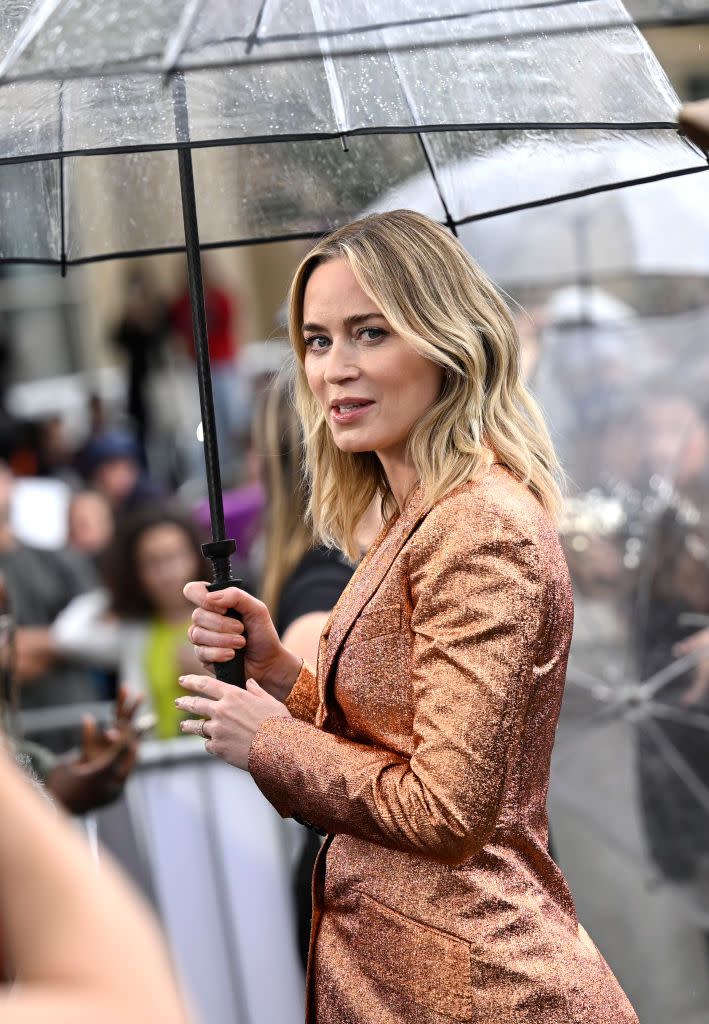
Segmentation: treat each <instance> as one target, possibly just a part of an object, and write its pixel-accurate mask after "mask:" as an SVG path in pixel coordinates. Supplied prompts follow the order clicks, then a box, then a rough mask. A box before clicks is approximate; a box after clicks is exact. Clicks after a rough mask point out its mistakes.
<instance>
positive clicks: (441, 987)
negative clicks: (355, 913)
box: [359, 890, 473, 1021]
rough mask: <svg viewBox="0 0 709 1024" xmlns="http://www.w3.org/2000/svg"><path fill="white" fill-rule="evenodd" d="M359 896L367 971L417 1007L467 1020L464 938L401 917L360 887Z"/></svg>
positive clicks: (468, 986)
mask: <svg viewBox="0 0 709 1024" xmlns="http://www.w3.org/2000/svg"><path fill="white" fill-rule="evenodd" d="M359 898H360V900H361V913H362V917H363V919H364V921H365V922H366V931H367V937H368V943H369V947H370V956H369V957H368V960H367V972H368V973H369V974H370V975H371V976H372V977H373V978H375V979H376V980H377V981H379V983H380V984H382V985H385V986H386V987H387V988H392V989H395V990H396V991H397V992H398V993H400V994H405V995H407V996H408V998H410V999H411V1000H412V1002H414V1003H417V1004H418V1005H419V1006H421V1007H426V1009H428V1010H431V1011H432V1012H434V1013H436V1014H441V1015H442V1016H447V1017H451V1018H452V1019H453V1020H458V1021H470V1020H471V1019H472V1013H473V999H472V990H471V984H470V947H469V945H468V943H467V942H466V941H465V940H464V939H458V938H456V937H455V936H454V935H449V934H448V933H447V932H443V931H440V929H438V928H432V927H431V926H430V925H427V924H422V923H421V922H420V921H414V920H412V919H411V918H408V917H404V916H403V914H400V913H398V911H396V910H391V909H390V908H389V907H386V906H384V904H383V903H380V902H379V900H375V899H374V898H373V897H372V896H368V895H367V893H364V892H362V891H361V890H360V891H359ZM375 937H376V938H375Z"/></svg>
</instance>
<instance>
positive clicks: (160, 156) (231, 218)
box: [0, 0, 705, 676]
mask: <svg viewBox="0 0 709 1024" xmlns="http://www.w3.org/2000/svg"><path fill="white" fill-rule="evenodd" d="M677 105H678V104H677V98H676V96H675V94H674V92H673V91H672V89H671V87H670V85H669V82H668V80H667V79H666V77H665V75H664V73H663V72H662V69H661V68H660V66H659V65H658V63H657V61H656V59H655V58H654V56H653V54H652V52H651V50H650V49H649V48H648V46H647V44H646V43H645V41H644V40H643V38H642V36H641V35H640V33H639V32H638V31H637V29H636V28H635V27H634V26H633V24H632V21H631V20H630V17H629V15H628V13H627V11H626V10H625V8H624V7H623V5H622V4H621V3H620V2H619V0H578V2H573V3H571V2H569V3H564V2H547V3H545V2H541V3H540V2H531V3H525V2H521V0H514V2H513V0H500V2H498V3H494V4H491V3H489V2H485V3H481V2H476V0H471V5H470V7H469V8H466V9H464V10H462V9H461V6H460V5H459V4H457V3H454V2H452V0H450V2H441V3H440V4H437V5H436V6H435V8H434V9H433V10H431V7H430V5H428V4H424V3H421V4H417V3H413V4H411V3H406V4H404V3H403V2H401V0H399V2H397V3H395V4H391V5H389V8H388V11H387V21H386V23H384V22H382V20H381V12H380V10H379V8H378V7H377V6H375V5H374V4H373V3H371V2H369V0H359V2H354V0H347V2H344V0H341V2H338V3H328V4H324V3H322V2H321V0H280V2H279V0H271V2H264V0H249V2H246V3H243V4H240V5H238V6H236V5H233V4H232V3H228V2H227V0H166V2H165V3H162V4H158V5H155V4H150V5H148V4H144V3H143V2H142V0H36V2H35V3H32V4H30V3H23V2H19V3H15V4H12V5H9V6H8V5H5V6H4V7H3V8H2V11H0V197H2V198H1V202H2V204H3V205H4V209H5V213H6V214H7V216H6V217H5V218H4V219H3V222H4V223H8V224H9V223H12V224H14V225H16V226H18V228H19V229H18V230H15V231H13V230H6V231H4V232H1V233H0V260H4V261H6V262H7V261H27V262H32V261H34V262H41V263H50V264H51V263H54V264H56V265H57V266H59V267H61V269H62V271H66V268H67V267H68V266H69V265H71V264H74V263H81V262H87V261H91V260H96V259H107V258H114V257H116V256H127V255H133V254H138V253H156V252H169V251H176V250H182V249H186V251H187V256H188V268H189V280H190V291H191V294H192V297H193V316H194V328H195V340H196V349H197V353H198V378H199V383H200V399H201V409H202V417H203V424H204V442H205V456H206V460H207V485H208V491H209V500H210V511H211V518H212V532H213V537H214V542H213V544H212V545H211V546H209V547H208V549H207V550H208V554H209V556H210V557H211V558H212V561H213V565H214V571H215V581H216V582H215V586H223V585H226V584H227V583H228V581H229V553H230V551H231V550H232V549H233V543H232V542H231V541H228V540H227V539H226V538H225V536H224V519H223V509H222V503H221V485H220V478H219V461H218V451H217V442H216V431H215V429H214V416H213V410H212V401H211V385H210V375H209V359H208V350H207V338H206V322H205V315H204V302H203V297H202V281H201V268H200V260H199V251H200V246H201V247H203V248H204V247H208V246H216V245H234V244H245V243H248V242H253V241H269V240H273V239H280V238H303V237H311V236H313V235H317V234H319V233H321V232H322V231H323V230H325V229H327V228H331V227H333V226H335V225H337V224H339V223H342V222H343V221H346V220H348V219H350V218H351V217H352V216H353V215H355V213H356V212H357V211H358V210H361V209H362V208H363V207H365V206H366V205H367V204H368V203H371V202H372V201H373V200H374V199H375V197H376V196H377V195H379V194H380V193H381V192H383V191H384V189H385V188H386V187H390V186H391V184H392V183H396V182H402V181H405V180H407V179H408V178H410V177H411V176H412V175H413V174H415V173H417V172H419V171H425V172H426V173H427V179H428V187H429V190H430V193H431V195H432V196H435V197H437V198H438V200H439V203H440V213H441V216H442V219H445V220H446V221H447V222H448V223H449V224H451V225H452V224H453V223H454V221H455V220H456V219H459V218H458V216H457V214H458V212H459V211H452V210H451V208H450V205H449V197H448V196H447V185H446V181H445V180H444V178H445V176H444V175H443V176H442V171H443V169H444V168H446V167H447V166H449V165H450V164H451V163H452V162H454V161H459V160H463V159H466V158H473V157H474V158H476V159H478V160H481V161H486V160H488V159H490V158H491V157H492V156H493V155H494V154H495V153H496V152H497V151H498V149H499V148H500V147H504V149H505V150H506V153H507V155H508V161H507V162H506V168H507V171H506V174H507V181H506V182H505V181H501V182H500V188H501V190H506V189H509V188H510V187H512V183H513V181H514V180H515V179H517V181H518V185H517V186H516V194H517V197H518V203H519V204H521V205H524V204H525V203H530V202H531V203H536V202H538V201H539V200H540V199H543V200H549V199H553V198H556V197H558V196H559V195H560V194H562V193H563V187H562V186H561V185H560V183H559V180H558V177H557V175H556V173H555V170H554V168H555V166H557V167H558V163H559V162H558V161H557V162H556V164H554V163H552V162H550V165H549V175H548V179H547V181H546V183H545V184H544V185H543V187H542V192H541V195H540V194H539V191H538V189H537V190H536V191H533V192H530V191H528V190H527V189H526V188H525V186H524V176H521V177H520V176H519V168H520V166H523V161H524V160H525V159H526V156H527V154H529V153H531V152H533V151H535V150H537V149H539V148H540V147H541V148H543V149H545V151H548V152H550V153H552V152H557V153H563V154H564V158H565V160H566V161H567V162H571V163H573V164H574V165H575V166H576V167H577V168H578V171H579V184H578V190H579V191H592V190H594V189H597V188H608V187H615V186H618V185H620V184H625V183H627V182H629V181H633V180H636V179H635V178H634V177H631V178H629V177H628V176H627V175H626V174H625V173H624V172H623V170H622V169H621V168H620V167H617V166H613V164H612V161H611V164H610V165H609V164H608V163H605V164H603V165H602V166H599V164H598V162H597V161H596V160H594V159H593V154H594V153H596V152H599V153H607V152H610V153H615V152H621V151H623V150H629V151H630V150H632V151H633V152H636V153H642V154H643V156H642V159H641V161H640V162H641V164H642V173H641V176H642V178H644V179H645V178H659V177H664V176H666V175H673V174H677V173H681V172H686V171H690V170H693V169H696V168H699V167H702V166H703V165H704V163H705V160H704V157H703V156H702V154H701V153H700V152H699V151H698V150H697V149H696V148H695V147H694V146H692V145H691V144H690V143H688V142H687V141H686V140H684V139H683V138H682V137H681V136H680V135H679V134H678V132H677V127H676V123H675V116H676V115H675V111H676V108H677ZM520 161H522V164H520ZM494 205H495V206H497V205H499V203H498V202H497V201H495V204H494ZM461 212H462V214H463V216H465V215H466V212H465V210H462V211H461ZM180 214H181V215H182V216H180ZM10 215H12V216H10ZM198 221H199V232H198V227H197V225H198ZM231 664H232V665H236V666H237V668H238V667H239V665H240V659H239V660H237V661H235V662H232V663H231ZM239 671H241V674H242V676H243V667H241V668H240V669H239Z"/></svg>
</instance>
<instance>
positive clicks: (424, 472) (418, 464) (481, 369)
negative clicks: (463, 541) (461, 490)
mask: <svg viewBox="0 0 709 1024" xmlns="http://www.w3.org/2000/svg"><path fill="white" fill-rule="evenodd" d="M335 259H346V260H347V261H348V263H349V265H350V268H351V269H352V273H353V274H354V276H355V278H356V279H357V282H358V283H359V285H360V287H361V288H362V289H363V291H365V292H366V293H367V295H368V296H369V297H370V298H371V299H372V301H373V302H375V303H376V305H377V306H378V307H379V309H380V310H381V312H382V314H383V316H384V317H385V318H386V319H387V321H388V322H389V324H390V326H391V328H392V329H393V330H394V331H395V332H396V333H397V334H399V335H400V336H401V337H402V338H405V339H406V340H407V341H409V342H410V343H411V345H412V346H413V347H414V348H415V349H416V350H417V351H418V352H419V353H421V354H422V355H423V356H425V357H426V358H428V359H431V360H433V362H435V363H438V365H439V366H441V367H442V368H443V371H444V374H443V385H442V388H441V393H440V395H439V397H438V400H437V401H436V402H435V403H434V404H433V405H432V406H431V408H430V409H429V410H428V412H427V414H426V415H425V416H424V417H423V418H422V419H421V420H420V421H418V422H417V423H416V425H415V427H414V428H413V430H412V431H411V434H410V436H409V439H408V454H409V457H410V459H411V461H412V464H413V466H414V468H415V470H416V474H417V477H418V480H419V481H420V483H421V485H422V487H423V490H424V496H425V500H426V501H427V502H430V503H431V504H432V503H434V502H436V501H438V500H439V499H440V498H442V497H443V496H444V495H445V494H447V493H448V492H449V491H451V490H453V489H454V488H455V487H458V486H459V485H460V484H463V483H465V482H467V481H471V480H475V479H478V478H479V477H480V476H481V475H483V474H484V472H485V471H486V469H487V467H488V466H489V464H490V462H491V461H492V456H494V459H495V460H496V461H498V462H500V463H502V464H503V465H504V466H506V467H507V468H508V469H509V470H510V471H511V472H512V473H513V474H514V475H515V476H516V477H517V478H518V479H519V480H520V481H522V483H524V484H525V485H526V486H527V487H528V488H529V489H530V491H532V493H533V494H534V495H535V496H536V498H537V499H538V500H539V501H540V502H541V504H542V505H543V507H544V508H545V509H546V510H547V512H548V513H549V514H550V515H551V517H552V519H553V520H554V521H555V522H557V523H558V519H559V515H560V511H561V487H560V484H561V481H562V480H563V474H562V471H561V467H560V465H559V462H558V460H557V457H556V454H555V452H554V447H553V445H552V442H551V438H550V436H549V432H548V430H547V427H546V424H545V422H544V419H543V416H542V414H541V412H540V409H539V407H538V405H537V403H536V402H535V400H534V398H533V397H532V395H531V394H530V393H529V391H528V390H527V389H526V387H525V386H524V383H523V382H522V379H521V377H520V357H519V340H518V337H517V332H516V329H515V326H514V323H513V320H512V317H511V316H510V313H509V310H508V309H507V306H506V305H505V303H504V301H503V299H502V298H501V297H500V295H499V294H498V292H497V290H496V289H495V287H494V285H493V284H492V282H491V281H489V280H488V278H487V277H486V276H485V274H483V272H482V271H481V270H480V268H479V267H478V266H477V264H476V263H475V262H474V260H473V259H472V258H471V257H470V256H469V255H468V253H467V252H466V251H465V249H463V247H462V246H461V245H460V244H459V242H458V241H457V240H456V239H455V238H454V237H453V236H452V235H451V234H449V232H448V231H447V230H446V229H444V228H443V227H441V226H440V225H439V224H436V223H435V222H434V221H432V220H429V218H428V217H424V216H423V215H421V214H418V213H414V212H412V211H410V210H396V211H394V212H391V213H381V214H373V215H371V216H368V217H364V218H363V219H362V220H358V221H354V222H353V223H352V224H347V225H346V226H345V227H342V228H339V229H338V230H337V231H334V232H333V233H332V234H330V235H328V236H326V237H325V238H323V239H322V240H321V241H320V242H318V243H317V245H316V246H315V247H314V248H313V249H312V250H311V251H310V252H309V253H308V255H307V256H306V257H305V258H304V259H303V261H302V262H301V264H300V266H299V267H298V269H297V270H296V272H295V276H294V278H293V282H292V284H291V288H290V293H289V331H290V339H291V344H292V346H293V350H294V352H295V355H296V361H297V369H296V386H295V400H296V406H297V409H298V413H299V415H300V418H301V422H302V424H303V432H304V440H305V468H306V472H307V476H308V480H309V502H308V514H309V516H310V518H311V520H312V524H313V528H314V531H315V534H316V536H317V537H318V538H319V539H320V540H321V541H322V542H323V543H325V544H330V545H333V546H336V547H339V548H341V549H342V550H343V551H344V552H345V554H347V555H348V556H349V557H350V558H355V557H357V554H358V552H357V546H356V543H355V539H354V538H355V529H356V527H357V524H358V522H359V521H360V519H361V518H362V516H363V514H364V512H365V511H366V510H367V508H368V507H369V506H370V504H371V502H372V501H373V500H374V499H375V498H377V497H378V496H379V497H381V501H382V515H383V518H384V521H385V522H386V521H388V520H389V519H391V518H392V516H393V515H394V514H395V513H396V510H397V505H396V501H395V499H394V496H393V494H392V492H391V489H390V487H389V484H388V481H387V479H386V476H385V474H384V471H383V469H382V466H381V463H380V462H379V459H378V458H377V456H376V455H375V453H374V452H354V453H353V452H343V451H340V449H339V448H338V447H337V445H336V444H335V442H334V440H333V437H332V433H331V431H330V428H329V426H328V424H327V420H326V417H325V414H324V412H323V410H322V408H321V406H320V405H319V403H318V402H317V400H316V399H315V397H314V395H313V394H312V393H311V391H310V388H309V387H308V382H307V378H306V374H305V365H304V363H305V343H304V338H303V303H304V297H305V289H306V286H307V284H308V281H309V279H310V276H311V274H312V273H313V271H314V270H315V268H316V267H318V266H319V265H320V264H322V263H325V262H327V261H329V260H335ZM491 453H492V456H491Z"/></svg>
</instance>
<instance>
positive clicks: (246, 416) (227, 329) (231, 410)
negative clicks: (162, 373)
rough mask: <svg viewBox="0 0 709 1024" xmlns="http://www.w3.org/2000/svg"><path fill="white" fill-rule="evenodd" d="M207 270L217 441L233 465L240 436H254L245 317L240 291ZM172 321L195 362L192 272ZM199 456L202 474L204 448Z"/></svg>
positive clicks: (198, 467)
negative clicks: (244, 367)
mask: <svg viewBox="0 0 709 1024" xmlns="http://www.w3.org/2000/svg"><path fill="white" fill-rule="evenodd" d="M202 271H203V279H204V304H205V311H206V316H207V332H208V337H209V360H210V365H211V373H212V393H213V396H214V416H215V420H216V426H217V440H218V443H219V453H220V455H221V457H222V458H223V459H224V461H225V463H226V464H227V465H228V464H229V463H230V462H231V460H232V458H233V455H234V444H233V435H234V433H236V434H237V435H238V437H239V438H240V439H241V440H244V439H245V438H246V437H247V436H248V430H249V426H250V422H251V408H250V400H249V394H248V390H247V386H246V381H245V378H244V376H243V374H242V373H241V372H240V369H239V360H240V357H241V354H242V350H243V344H244V332H245V323H244V321H245V316H244V310H243V306H242V303H241V300H240V299H239V298H238V297H237V296H236V294H235V293H233V292H232V291H227V290H226V289H225V288H223V287H221V286H220V285H219V284H217V282H216V281H215V280H214V278H213V277H212V274H211V271H210V268H209V264H208V263H207V262H205V261H204V260H203V262H202ZM169 317H170V323H171V325H172V328H173V330H174V331H175V333H176V334H177V336H178V337H179V338H180V340H181V342H182V345H183V347H184V349H185V350H186V352H187V353H188V355H189V356H190V358H191V359H192V360H193V361H194V359H195V346H194V335H193V333H192V303H191V300H190V293H189V286H188V283H187V275H186V273H185V278H184V284H183V287H182V290H181V292H180V294H179V295H178V296H177V298H176V299H175V301H174V302H173V303H172V305H171V307H170V311H169ZM195 374H196V371H195ZM195 380H196V375H195ZM195 457H196V458H197V457H199V464H197V463H196V464H195V470H196V472H197V474H198V475H202V474H203V472H204V466H203V462H202V459H203V456H202V451H201V446H200V447H199V448H198V449H195Z"/></svg>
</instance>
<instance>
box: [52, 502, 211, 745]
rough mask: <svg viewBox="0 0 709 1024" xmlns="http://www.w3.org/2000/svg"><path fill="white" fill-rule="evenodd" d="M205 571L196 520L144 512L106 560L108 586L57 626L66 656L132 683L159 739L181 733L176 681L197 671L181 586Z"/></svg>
mask: <svg viewBox="0 0 709 1024" xmlns="http://www.w3.org/2000/svg"><path fill="white" fill-rule="evenodd" d="M207 572H208V570H207V568H206V564H205V561H204V559H203V557H202V551H201V547H200V541H199V537H198V535H197V530H196V528H195V526H194V524H193V523H192V522H191V520H189V519H188V518H187V517H186V516H184V515H183V514H182V513H181V512H179V511H175V510H174V509H170V508H168V507H165V506H162V505H160V506H155V507H152V508H147V509H144V510H143V511H141V512H140V513H137V514H134V515H133V516H132V517H131V518H129V519H128V520H126V522H124V523H123V525H122V527H121V528H119V531H118V534H117V537H116V540H115V541H114V544H113V546H112V548H111V549H110V551H109V553H108V557H107V562H106V575H107V582H108V589H107V590H94V591H91V592H89V593H88V594H83V595H81V596H80V597H78V598H76V599H75V600H74V601H72V602H71V604H69V605H68V606H67V608H66V609H65V610H64V611H63V612H62V613H61V614H60V615H59V617H58V618H57V619H56V620H55V622H54V624H53V626H52V635H53V638H54V643H55V645H56V647H57V648H58V649H59V651H61V653H62V654H64V655H70V656H72V657H79V656H80V657H82V658H83V659H85V660H86V661H87V662H88V663H89V664H92V665H99V666H102V667H105V668H112V669H116V670H118V674H119V678H121V679H129V680H130V681H131V684H132V685H133V686H134V687H135V688H136V689H137V690H138V691H139V692H140V693H141V694H142V695H143V698H144V705H145V707H146V709H147V711H148V713H149V714H152V715H154V716H155V718H156V726H155V734H156V736H157V737H158V738H160V739H169V738H170V737H173V736H177V735H179V723H180V721H181V719H182V717H183V716H182V715H181V713H180V712H179V711H178V710H177V708H176V707H175V703H174V701H175V697H177V696H178V694H179V687H178V686H177V684H176V679H177V677H178V676H179V675H180V673H182V672H188V671H191V670H192V671H195V670H197V669H198V668H199V662H198V661H197V660H196V658H195V657H194V654H193V651H192V648H191V646H190V645H189V643H188V641H187V628H188V626H189V621H190V605H189V603H188V601H187V600H186V598H185V596H184V594H183V588H184V585H185V583H186V582H187V581H188V580H189V579H191V578H192V577H193V576H194V575H195V574H197V575H206V574H207Z"/></svg>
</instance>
